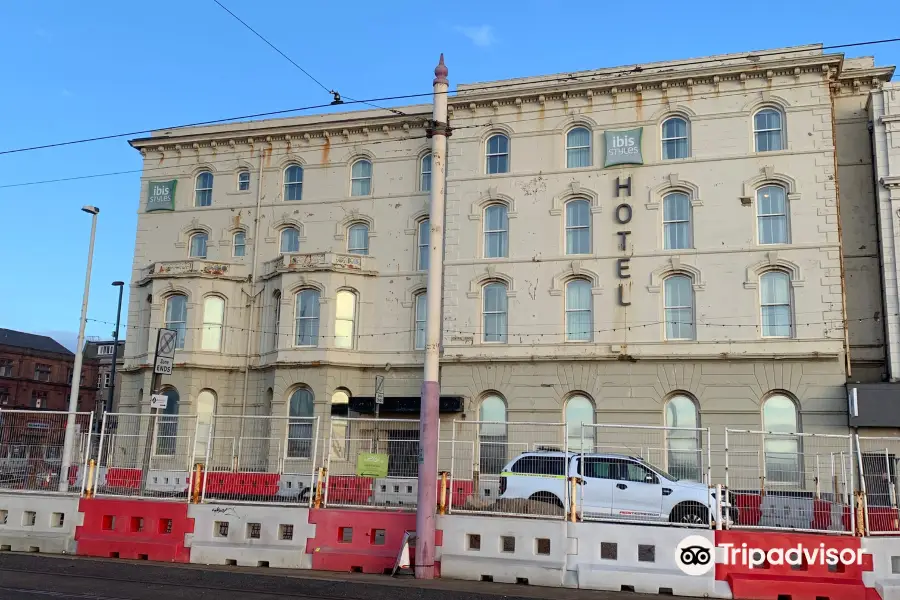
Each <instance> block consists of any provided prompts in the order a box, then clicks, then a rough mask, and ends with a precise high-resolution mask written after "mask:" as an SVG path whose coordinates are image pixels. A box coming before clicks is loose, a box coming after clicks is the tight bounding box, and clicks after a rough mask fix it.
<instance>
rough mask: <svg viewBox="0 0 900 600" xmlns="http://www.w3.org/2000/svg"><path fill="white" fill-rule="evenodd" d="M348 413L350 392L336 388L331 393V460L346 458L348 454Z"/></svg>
mask: <svg viewBox="0 0 900 600" xmlns="http://www.w3.org/2000/svg"><path fill="white" fill-rule="evenodd" d="M349 415H350V392H349V391H348V390H346V389H344V388H338V389H337V390H335V391H334V393H333V394H332V395H331V446H330V452H331V456H330V458H331V459H332V460H347V457H348V456H349V455H350V439H349V436H348V435H347V417H348V416H349Z"/></svg>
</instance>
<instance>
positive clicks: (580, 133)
mask: <svg viewBox="0 0 900 600" xmlns="http://www.w3.org/2000/svg"><path fill="white" fill-rule="evenodd" d="M589 166H591V130H590V129H588V128H587V127H574V128H572V129H570V130H569V132H568V133H567V134H566V167H567V168H569V169H577V168H579V167H589Z"/></svg>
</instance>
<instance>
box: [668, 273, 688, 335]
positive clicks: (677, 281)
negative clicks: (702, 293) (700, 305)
mask: <svg viewBox="0 0 900 600" xmlns="http://www.w3.org/2000/svg"><path fill="white" fill-rule="evenodd" d="M663 302H664V303H665V312H666V339H667V340H692V339H694V287H693V285H692V282H691V278H690V277H687V276H686V275H672V276H670V277H667V278H666V280H665V283H664V290H663Z"/></svg>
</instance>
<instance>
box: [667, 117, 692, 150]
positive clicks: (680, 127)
mask: <svg viewBox="0 0 900 600" xmlns="http://www.w3.org/2000/svg"><path fill="white" fill-rule="evenodd" d="M690 155H691V140H690V137H689V135H688V122H687V121H686V120H685V119H683V118H681V117H671V118H668V119H666V120H665V121H663V124H662V157H663V160H672V159H675V158H688V157H689V156H690Z"/></svg>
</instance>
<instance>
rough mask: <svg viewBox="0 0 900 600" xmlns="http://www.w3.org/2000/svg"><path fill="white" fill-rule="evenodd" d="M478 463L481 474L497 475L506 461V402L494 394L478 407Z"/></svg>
mask: <svg viewBox="0 0 900 600" xmlns="http://www.w3.org/2000/svg"><path fill="white" fill-rule="evenodd" d="M478 420H479V421H480V424H479V435H478V446H479V457H480V458H479V461H478V463H479V465H480V470H481V474H482V475H499V474H500V472H501V471H503V465H505V464H506V461H507V434H506V402H504V401H503V398H501V397H500V396H496V395H491V396H487V397H485V399H484V400H482V401H481V406H479V407H478Z"/></svg>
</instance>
